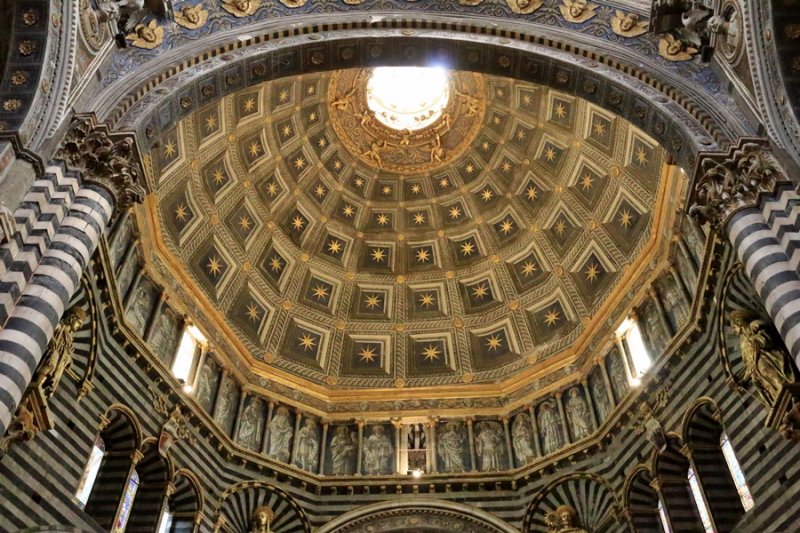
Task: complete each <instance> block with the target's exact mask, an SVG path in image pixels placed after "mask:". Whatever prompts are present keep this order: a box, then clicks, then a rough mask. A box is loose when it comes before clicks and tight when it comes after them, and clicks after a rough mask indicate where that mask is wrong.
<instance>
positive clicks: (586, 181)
mask: <svg viewBox="0 0 800 533" xmlns="http://www.w3.org/2000/svg"><path fill="white" fill-rule="evenodd" d="M592 185H594V178H593V177H592V175H591V174H589V173H586V174H584V175H583V177H582V178H581V188H583V190H584V191H585V190H586V189H591V188H592Z"/></svg>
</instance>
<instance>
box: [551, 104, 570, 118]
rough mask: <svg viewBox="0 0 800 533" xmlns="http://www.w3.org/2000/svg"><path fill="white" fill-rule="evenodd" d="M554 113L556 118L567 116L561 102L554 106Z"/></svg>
mask: <svg viewBox="0 0 800 533" xmlns="http://www.w3.org/2000/svg"><path fill="white" fill-rule="evenodd" d="M554 111H555V114H556V116H557V117H558V118H564V117H565V116H567V108H566V107H564V104H562V103H561V102H559V103H557V104H556V105H555V107H554Z"/></svg>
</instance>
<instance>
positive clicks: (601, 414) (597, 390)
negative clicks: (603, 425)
mask: <svg viewBox="0 0 800 533" xmlns="http://www.w3.org/2000/svg"><path fill="white" fill-rule="evenodd" d="M601 380H602V378H601V377H600V376H599V375H598V376H597V377H595V378H594V379H590V380H589V388H591V389H592V398H593V399H594V404H595V406H597V418H598V420H600V421H603V420H605V419H606V417H607V416H608V413H610V412H611V405H610V402H609V401H608V394H607V393H606V388H605V387H604V386H603V383H602V381H601Z"/></svg>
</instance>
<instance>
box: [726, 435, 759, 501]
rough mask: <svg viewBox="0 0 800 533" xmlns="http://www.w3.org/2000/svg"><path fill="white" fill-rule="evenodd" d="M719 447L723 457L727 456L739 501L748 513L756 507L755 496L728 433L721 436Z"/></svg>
mask: <svg viewBox="0 0 800 533" xmlns="http://www.w3.org/2000/svg"><path fill="white" fill-rule="evenodd" d="M719 445H720V447H721V448H722V455H724V456H725V462H726V463H728V470H730V472H731V477H732V478H733V483H734V485H736V491H737V492H738V493H739V499H740V500H742V507H744V511H745V512H747V511H749V510H750V509H752V508H753V507H754V506H755V502H754V501H753V495H752V494H750V487H748V486H747V480H745V478H744V472H742V467H741V466H740V465H739V460H738V459H736V454H735V453H733V446H731V441H730V440H728V435H727V434H726V433H722V435H720V438H719Z"/></svg>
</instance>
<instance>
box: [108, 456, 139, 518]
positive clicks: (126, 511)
mask: <svg viewBox="0 0 800 533" xmlns="http://www.w3.org/2000/svg"><path fill="white" fill-rule="evenodd" d="M137 490H139V473H138V472H136V470H134V471H133V473H131V478H130V480H129V481H128V487H127V488H126V489H125V496H124V497H123V498H122V509H120V511H119V517H117V523H116V524H115V526H114V533H123V532H124V531H125V526H127V525H128V519H129V518H130V517H131V509H133V499H134V498H135V497H136V491H137Z"/></svg>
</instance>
